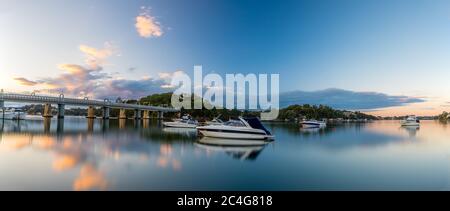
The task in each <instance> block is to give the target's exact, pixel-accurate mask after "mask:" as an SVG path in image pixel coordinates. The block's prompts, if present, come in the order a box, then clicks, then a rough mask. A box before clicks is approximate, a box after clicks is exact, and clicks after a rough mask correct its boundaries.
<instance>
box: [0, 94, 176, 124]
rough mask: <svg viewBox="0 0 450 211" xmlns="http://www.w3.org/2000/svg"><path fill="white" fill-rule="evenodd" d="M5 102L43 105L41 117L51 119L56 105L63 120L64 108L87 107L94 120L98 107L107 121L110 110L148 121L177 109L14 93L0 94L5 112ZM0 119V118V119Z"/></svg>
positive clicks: (122, 115) (0, 103)
mask: <svg viewBox="0 0 450 211" xmlns="http://www.w3.org/2000/svg"><path fill="white" fill-rule="evenodd" d="M5 102H20V103H38V104H44V105H45V107H44V112H43V113H42V116H43V117H53V115H52V106H51V105H52V104H53V105H57V106H58V107H57V110H58V112H57V113H58V118H64V110H65V106H66V105H68V106H86V107H88V114H87V118H92V119H93V118H96V116H95V108H96V107H99V108H101V109H102V111H103V112H102V118H103V119H109V118H110V110H111V109H119V110H120V112H119V118H120V119H126V118H127V116H126V114H125V111H126V110H133V111H134V118H135V119H142V118H144V119H149V118H150V112H158V118H159V119H162V118H163V117H164V113H165V112H178V111H179V110H178V109H174V108H168V107H158V106H145V105H138V104H126V103H121V102H111V101H109V100H107V99H105V100H103V101H101V100H90V99H88V98H84V99H76V98H65V97H64V95H62V94H61V95H60V96H59V97H50V96H40V95H35V94H31V95H25V94H16V93H4V92H3V91H1V92H0V108H1V109H2V110H3V111H5ZM0 118H1V117H0Z"/></svg>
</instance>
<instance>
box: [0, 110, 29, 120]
mask: <svg viewBox="0 0 450 211" xmlns="http://www.w3.org/2000/svg"><path fill="white" fill-rule="evenodd" d="M26 116H27V114H26V113H25V112H24V111H23V110H22V109H18V108H10V109H6V110H5V111H4V113H3V110H1V109H0V119H8V120H23V119H25V118H26Z"/></svg>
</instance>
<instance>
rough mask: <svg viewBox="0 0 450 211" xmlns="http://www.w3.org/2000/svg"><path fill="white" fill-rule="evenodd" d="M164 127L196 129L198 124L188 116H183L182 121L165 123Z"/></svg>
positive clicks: (176, 120)
mask: <svg viewBox="0 0 450 211" xmlns="http://www.w3.org/2000/svg"><path fill="white" fill-rule="evenodd" d="M163 125H164V126H165V127H176V128H196V127H197V126H198V122H197V120H193V119H191V118H190V117H188V116H183V117H182V118H181V119H175V120H174V121H173V122H164V123H163Z"/></svg>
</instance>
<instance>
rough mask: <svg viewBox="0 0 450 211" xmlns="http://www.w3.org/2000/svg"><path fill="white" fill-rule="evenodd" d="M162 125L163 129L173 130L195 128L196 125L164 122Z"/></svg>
mask: <svg viewBox="0 0 450 211" xmlns="http://www.w3.org/2000/svg"><path fill="white" fill-rule="evenodd" d="M163 125H164V126H165V127H174V128H196V127H197V125H193V124H186V123H180V122H164V123H163Z"/></svg>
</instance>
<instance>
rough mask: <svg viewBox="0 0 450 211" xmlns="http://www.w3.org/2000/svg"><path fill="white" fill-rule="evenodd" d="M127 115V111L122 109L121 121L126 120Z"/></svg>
mask: <svg viewBox="0 0 450 211" xmlns="http://www.w3.org/2000/svg"><path fill="white" fill-rule="evenodd" d="M126 118H127V114H126V113H125V109H123V108H121V109H120V112H119V119H126Z"/></svg>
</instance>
